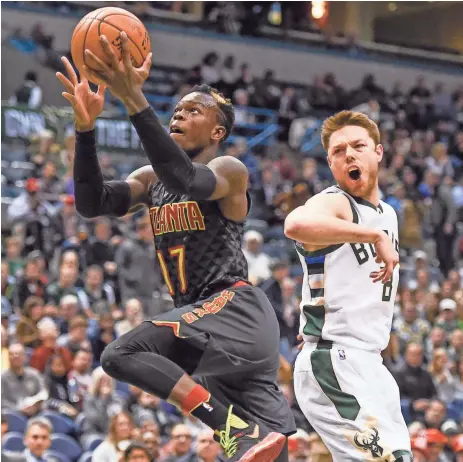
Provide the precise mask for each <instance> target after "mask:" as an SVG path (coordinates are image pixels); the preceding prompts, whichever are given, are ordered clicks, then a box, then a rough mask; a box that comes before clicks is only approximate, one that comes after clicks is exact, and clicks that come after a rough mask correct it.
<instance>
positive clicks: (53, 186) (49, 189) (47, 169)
mask: <svg viewBox="0 0 463 462" xmlns="http://www.w3.org/2000/svg"><path fill="white" fill-rule="evenodd" d="M41 191H42V192H43V193H45V194H53V195H55V196H58V195H59V194H61V193H62V192H63V185H62V183H61V180H60V179H59V178H58V175H57V174H56V164H55V162H53V161H52V160H48V161H47V162H46V163H45V165H44V166H43V170H42V187H41Z"/></svg>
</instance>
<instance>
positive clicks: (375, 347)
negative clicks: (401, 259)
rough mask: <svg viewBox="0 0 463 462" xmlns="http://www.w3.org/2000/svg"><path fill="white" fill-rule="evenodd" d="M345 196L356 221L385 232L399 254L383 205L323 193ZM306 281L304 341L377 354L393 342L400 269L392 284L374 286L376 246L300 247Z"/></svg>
mask: <svg viewBox="0 0 463 462" xmlns="http://www.w3.org/2000/svg"><path fill="white" fill-rule="evenodd" d="M329 193H335V194H344V195H345V196H346V197H347V198H348V199H349V202H350V204H351V207H352V212H353V215H354V223H359V224H363V225H366V226H369V227H372V228H377V229H381V230H383V231H385V232H386V233H387V234H388V235H389V236H390V238H391V240H392V242H393V243H394V246H395V249H396V250H397V251H399V242H398V225H397V216H396V213H395V211H394V209H393V208H392V207H391V206H390V205H388V204H386V203H384V202H382V201H380V204H379V206H378V208H376V207H375V206H374V205H373V204H371V203H369V202H367V201H365V200H363V199H358V198H354V197H352V196H350V195H349V194H347V193H346V192H344V191H342V190H341V189H340V188H339V187H338V186H332V187H330V188H328V189H325V190H324V191H322V192H321V193H320V194H329ZM296 249H297V251H298V254H299V257H300V260H301V263H302V267H303V269H304V281H303V288H302V302H301V317H300V322H301V326H300V333H301V334H302V335H303V337H304V340H305V341H310V342H314V341H317V339H320V338H322V339H323V340H328V341H332V342H335V343H337V344H341V345H345V346H346V347H353V348H359V349H362V350H368V351H375V352H379V351H381V350H384V349H385V348H386V346H387V345H388V342H389V335H390V332H391V324H392V313H393V307H394V301H395V296H396V292H397V286H398V283H399V265H397V266H396V268H395V269H394V273H393V276H392V281H390V282H389V283H387V284H382V283H381V282H376V283H374V282H373V280H372V279H371V278H370V274H371V273H372V272H373V271H378V270H379V268H380V265H379V264H378V263H376V262H375V258H376V251H375V246H374V245H373V244H339V245H333V246H330V247H327V248H326V249H322V250H319V251H316V252H307V251H305V250H304V248H303V247H302V245H301V244H299V243H296Z"/></svg>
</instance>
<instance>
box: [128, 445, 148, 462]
mask: <svg viewBox="0 0 463 462" xmlns="http://www.w3.org/2000/svg"><path fill="white" fill-rule="evenodd" d="M136 449H141V450H142V451H145V453H146V455H147V456H148V458H149V459H150V460H151V454H150V451H149V449H148V448H147V447H146V446H145V445H144V444H143V443H138V442H134V443H130V444H129V445H128V446H127V448H126V449H125V451H124V460H127V459H128V458H129V457H130V455H131V454H132V452H133V451H135V450H136Z"/></svg>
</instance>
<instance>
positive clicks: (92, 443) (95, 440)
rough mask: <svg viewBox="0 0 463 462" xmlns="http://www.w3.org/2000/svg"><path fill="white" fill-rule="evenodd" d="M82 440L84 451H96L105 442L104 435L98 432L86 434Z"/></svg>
mask: <svg viewBox="0 0 463 462" xmlns="http://www.w3.org/2000/svg"><path fill="white" fill-rule="evenodd" d="M80 442H81V443H82V447H83V449H84V451H94V450H95V449H96V448H97V447H98V446H99V445H100V444H101V443H102V442H103V437H102V436H101V435H97V434H94V435H84V436H83V437H82V438H81V440H80Z"/></svg>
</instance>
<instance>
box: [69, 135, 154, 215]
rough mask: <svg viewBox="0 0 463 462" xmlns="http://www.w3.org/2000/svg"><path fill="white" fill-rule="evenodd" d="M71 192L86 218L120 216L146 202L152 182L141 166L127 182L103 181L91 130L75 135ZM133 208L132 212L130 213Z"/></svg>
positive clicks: (78, 208)
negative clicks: (73, 193)
mask: <svg viewBox="0 0 463 462" xmlns="http://www.w3.org/2000/svg"><path fill="white" fill-rule="evenodd" d="M73 174H74V189H75V199H76V209H77V211H78V212H79V213H80V214H81V215H82V216H84V217H86V218H95V217H98V216H102V215H108V216H117V217H121V216H124V215H126V214H127V213H128V212H129V211H135V209H136V208H138V207H137V206H139V204H142V203H147V195H148V189H149V185H150V182H154V181H155V175H154V172H153V171H152V169H151V175H150V173H149V171H147V170H146V168H145V167H143V168H142V169H139V170H137V171H135V172H134V173H132V175H131V176H130V177H129V178H128V179H127V181H106V182H105V181H104V180H103V175H102V173H101V169H100V164H99V163H98V156H97V153H96V143H95V131H94V130H90V131H86V132H77V133H76V154H75V156H74V172H73ZM132 209H133V210H132Z"/></svg>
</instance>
